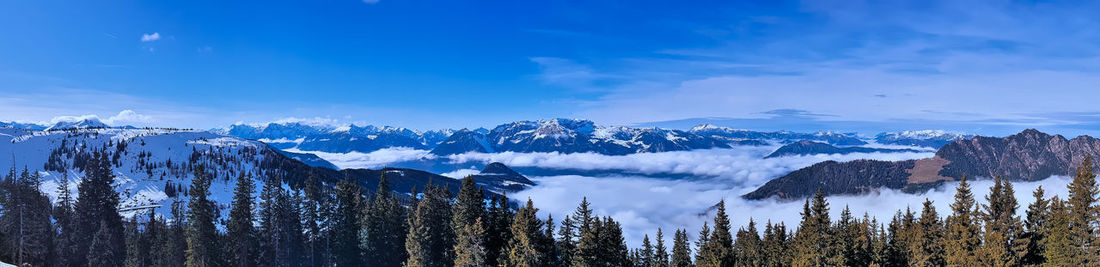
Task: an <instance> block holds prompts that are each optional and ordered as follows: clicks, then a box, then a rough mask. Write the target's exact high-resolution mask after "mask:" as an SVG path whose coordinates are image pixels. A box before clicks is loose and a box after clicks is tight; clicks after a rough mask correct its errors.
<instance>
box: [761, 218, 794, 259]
mask: <svg viewBox="0 0 1100 267" xmlns="http://www.w3.org/2000/svg"><path fill="white" fill-rule="evenodd" d="M762 246H763V252H762V253H761V255H762V257H763V262H762V263H761V264H760V266H788V265H790V261H789V260H788V258H789V257H790V255H788V254H787V227H786V226H784V225H783V224H782V223H780V224H772V223H771V221H768V223H767V224H766V225H765V226H764V239H763V245H762Z"/></svg>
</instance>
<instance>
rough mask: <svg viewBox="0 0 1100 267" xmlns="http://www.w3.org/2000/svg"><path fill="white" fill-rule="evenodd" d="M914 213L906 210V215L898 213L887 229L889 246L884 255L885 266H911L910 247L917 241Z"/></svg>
mask: <svg viewBox="0 0 1100 267" xmlns="http://www.w3.org/2000/svg"><path fill="white" fill-rule="evenodd" d="M915 225H916V223H915V222H914V221H913V213H912V211H910V210H909V209H908V208H906V210H905V213H902V212H901V211H898V213H897V214H896V215H894V218H893V219H892V220H891V221H890V224H889V226H888V228H887V240H888V241H887V244H886V249H885V252H884V253H883V254H884V256H883V260H882V263H883V264H882V265H883V266H909V264H910V259H911V255H910V253H909V247H910V246H911V244H912V243H913V242H914V241H915V240H913V239H914V238H915V235H914V234H913V233H914V232H915V228H916V227H915Z"/></svg>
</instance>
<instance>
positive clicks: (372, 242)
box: [363, 174, 484, 267]
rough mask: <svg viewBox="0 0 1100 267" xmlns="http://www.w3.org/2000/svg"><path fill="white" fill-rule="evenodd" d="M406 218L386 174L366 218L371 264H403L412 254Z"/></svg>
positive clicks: (397, 265) (365, 244)
mask: <svg viewBox="0 0 1100 267" xmlns="http://www.w3.org/2000/svg"><path fill="white" fill-rule="evenodd" d="M405 220H406V219H405V208H404V207H402V206H401V203H400V202H399V201H398V199H397V197H396V196H394V195H393V193H391V192H390V185H389V181H388V180H387V179H386V176H385V174H383V175H382V177H381V179H380V180H379V181H378V190H377V191H375V192H374V200H373V201H371V203H370V206H369V208H368V211H367V212H366V215H365V217H364V222H363V228H364V230H363V232H364V233H365V235H366V240H365V241H364V242H363V245H364V246H365V247H366V249H365V252H366V257H365V258H366V263H367V265H369V266H381V267H399V266H401V263H402V262H404V261H405V258H407V257H408V256H407V255H406V252H405V236H406V235H407V234H408V230H407V229H406V225H405ZM482 227H484V226H482ZM482 245H483V246H484V244H482Z"/></svg>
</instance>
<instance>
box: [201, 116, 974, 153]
mask: <svg viewBox="0 0 1100 267" xmlns="http://www.w3.org/2000/svg"><path fill="white" fill-rule="evenodd" d="M211 131H212V132H216V133H221V134H226V135H231V136H236V137H241V138H246V139H252V140H258V141H262V142H265V143H268V144H270V145H272V146H274V147H276V148H280V149H290V148H294V149H297V150H299V151H317V152H329V153H347V152H352V151H355V152H362V153H369V152H372V151H376V150H379V149H385V148H396V147H404V148H413V149H422V150H430V151H431V153H432V154H435V155H453V154H461V153H467V152H482V153H495V152H504V151H510V152H559V153H583V152H590V153H599V154H606V155H626V154H633V153H647V152H666V151H684V150H693V149H711V148H729V147H732V146H746V145H748V146H761V145H774V144H789V143H793V142H797V141H801V140H810V141H817V142H823V143H827V144H831V145H834V146H845V147H846V146H861V145H867V144H868V142H876V143H879V144H888V145H902V146H931V147H933V148H938V147H940V146H942V144H944V143H946V142H950V141H954V140H958V139H962V138H965V137H967V135H961V134H953V133H947V132H944V131H932V130H929V131H911V132H898V133H881V134H878V135H877V136H876V137H874V138H864V137H861V136H859V135H857V134H854V133H839V132H831V131H819V132H815V133H797V132H789V131H778V132H766V131H751V130H741V129H733V128H728V127H719V126H714V125H709V124H704V125H699V126H696V127H693V128H691V129H688V130H676V129H664V128H634V127H626V126H601V125H597V124H595V123H594V122H592V121H589V120H577V119H560V118H559V119H550V120H537V121H516V122H511V123H505V124H501V125H498V126H496V127H493V128H492V129H484V128H478V129H474V130H469V129H461V130H450V129H444V130H433V131H416V130H411V129H407V128H401V127H390V126H384V127H376V126H370V125H367V126H358V125H345V126H339V127H334V126H327V125H311V124H304V123H298V122H284V123H267V124H258V125H253V124H241V123H239V124H234V125H231V126H229V127H226V128H218V129H212V130H211Z"/></svg>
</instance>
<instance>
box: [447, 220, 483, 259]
mask: <svg viewBox="0 0 1100 267" xmlns="http://www.w3.org/2000/svg"><path fill="white" fill-rule="evenodd" d="M454 250H455V265H454V266H455V267H480V266H485V252H486V251H485V229H484V226H483V225H482V223H481V218H477V219H475V221H474V224H470V225H466V226H464V227H463V228H462V231H460V232H458V236H457V237H456V241H455V247H454Z"/></svg>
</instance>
